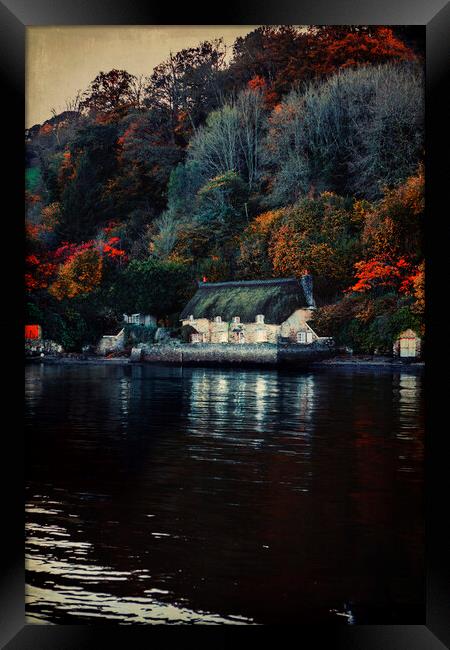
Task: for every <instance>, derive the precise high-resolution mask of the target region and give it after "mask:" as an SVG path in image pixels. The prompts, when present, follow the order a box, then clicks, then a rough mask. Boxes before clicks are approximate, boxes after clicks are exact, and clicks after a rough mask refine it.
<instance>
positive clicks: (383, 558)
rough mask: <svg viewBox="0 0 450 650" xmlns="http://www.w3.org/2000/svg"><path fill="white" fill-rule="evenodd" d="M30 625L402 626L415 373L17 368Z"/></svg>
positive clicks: (412, 587) (415, 506) (408, 601)
mask: <svg viewBox="0 0 450 650" xmlns="http://www.w3.org/2000/svg"><path fill="white" fill-rule="evenodd" d="M26 395H27V405H28V406H27V424H28V445H27V459H28V469H27V476H28V486H27V495H28V496H27V544H26V550H27V564H26V568H27V615H28V618H29V621H30V622H53V623H73V622H85V621H86V622H99V621H102V620H118V621H121V622H142V623H144V622H147V623H148V622H150V623H158V622H163V623H187V622H189V623H212V624H214V623H221V624H222V623H240V624H242V623H246V624H250V623H271V622H275V623H279V622H293V621H295V622H327V621H333V622H337V623H339V622H341V623H342V624H349V623H350V624H351V623H353V622H356V623H358V622H374V623H389V622H390V623H395V622H401V623H407V622H411V623H418V622H422V618H421V615H422V612H423V602H422V593H423V512H422V478H423V477H422V463H423V417H422V416H423V413H422V379H421V377H420V376H413V375H410V374H407V373H401V374H397V375H391V374H386V375H376V374H374V373H365V374H361V373H348V372H346V373H333V372H331V371H327V372H316V373H302V374H293V373H278V372H276V371H259V370H231V369H230V370H211V369H200V368H197V369H181V368H156V367H152V368H151V367H145V366H139V365H138V366H127V367H118V366H114V367H107V366H91V367H83V366H69V367H62V366H46V367H44V366H39V365H38V366H30V367H28V368H27V387H26Z"/></svg>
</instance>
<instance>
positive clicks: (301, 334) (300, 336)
mask: <svg viewBox="0 0 450 650" xmlns="http://www.w3.org/2000/svg"><path fill="white" fill-rule="evenodd" d="M297 343H306V332H297Z"/></svg>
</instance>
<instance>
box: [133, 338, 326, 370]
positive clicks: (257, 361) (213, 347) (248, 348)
mask: <svg viewBox="0 0 450 650" xmlns="http://www.w3.org/2000/svg"><path fill="white" fill-rule="evenodd" d="M331 354H332V351H331V349H330V348H329V347H328V346H323V345H320V344H316V343H313V344H311V345H308V346H299V345H287V346H279V345H275V344H273V343H260V344H257V345H255V344H247V343H243V344H235V343H228V344H227V345H224V344H214V343H197V344H195V345H192V344H183V345H178V346H170V345H149V346H145V347H144V348H143V351H142V359H143V360H144V361H146V362H149V363H168V364H177V365H186V366H189V365H199V366H201V365H205V366H207V365H212V366H227V365H233V366H236V365H259V366H279V365H291V366H292V365H294V366H296V365H301V364H302V363H305V362H309V361H317V360H318V359H321V358H326V357H328V356H331Z"/></svg>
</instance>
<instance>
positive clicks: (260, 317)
mask: <svg viewBox="0 0 450 650" xmlns="http://www.w3.org/2000/svg"><path fill="white" fill-rule="evenodd" d="M256 322H257V323H264V314H258V315H257V316H256Z"/></svg>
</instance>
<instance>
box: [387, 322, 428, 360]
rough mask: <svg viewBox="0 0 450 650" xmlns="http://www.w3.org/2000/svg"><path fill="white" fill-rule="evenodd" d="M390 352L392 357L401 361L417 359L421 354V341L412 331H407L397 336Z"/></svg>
mask: <svg viewBox="0 0 450 650" xmlns="http://www.w3.org/2000/svg"><path fill="white" fill-rule="evenodd" d="M392 352H393V354H394V357H400V358H401V359H418V358H419V357H420V356H421V352H422V340H421V338H420V336H418V334H417V333H416V332H415V331H414V330H412V329H407V330H405V331H404V332H401V333H400V334H399V336H398V338H397V339H396V341H395V342H394V345H393V350H392Z"/></svg>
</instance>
